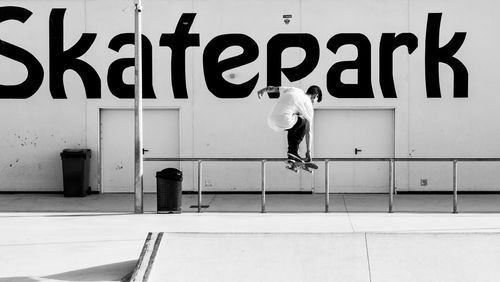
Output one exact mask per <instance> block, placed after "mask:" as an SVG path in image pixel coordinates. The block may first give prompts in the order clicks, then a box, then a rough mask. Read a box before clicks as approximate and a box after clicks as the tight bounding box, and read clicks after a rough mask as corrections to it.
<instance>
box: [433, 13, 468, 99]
mask: <svg viewBox="0 0 500 282" xmlns="http://www.w3.org/2000/svg"><path fill="white" fill-rule="evenodd" d="M441 15H442V14H441V13H430V14H429V15H428V17H427V33H426V37H425V85H426V88H427V97H428V98H441V88H440V85H439V63H445V64H447V65H449V66H450V67H451V68H452V69H453V74H454V77H453V97H455V98H467V97H468V87H469V73H468V72H467V68H466V67H465V66H464V64H462V62H460V61H459V60H458V59H457V58H455V57H453V55H455V54H456V53H457V51H458V49H460V47H461V46H462V44H463V43H464V41H465V35H466V33H465V32H456V33H455V34H454V35H453V37H452V38H451V40H450V42H448V43H447V44H446V45H445V46H443V47H439V28H440V25H441Z"/></svg>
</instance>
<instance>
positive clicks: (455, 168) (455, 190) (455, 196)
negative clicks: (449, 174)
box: [453, 160, 458, 213]
mask: <svg viewBox="0 0 500 282" xmlns="http://www.w3.org/2000/svg"><path fill="white" fill-rule="evenodd" d="M457 163H458V161H457V160H453V213H458V165H457Z"/></svg>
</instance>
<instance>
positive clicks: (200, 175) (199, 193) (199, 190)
mask: <svg viewBox="0 0 500 282" xmlns="http://www.w3.org/2000/svg"><path fill="white" fill-rule="evenodd" d="M202 168H203V166H202V163H201V160H198V212H201V200H202V199H201V183H202Z"/></svg>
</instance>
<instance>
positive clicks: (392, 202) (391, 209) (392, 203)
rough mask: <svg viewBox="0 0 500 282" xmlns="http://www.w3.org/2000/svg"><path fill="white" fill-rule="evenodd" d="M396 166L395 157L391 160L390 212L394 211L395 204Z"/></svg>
mask: <svg viewBox="0 0 500 282" xmlns="http://www.w3.org/2000/svg"><path fill="white" fill-rule="evenodd" d="M395 167H396V166H395V162H394V159H391V160H390V161H389V213H392V212H393V205H394V186H395V182H396V181H395V177H394V172H395Z"/></svg>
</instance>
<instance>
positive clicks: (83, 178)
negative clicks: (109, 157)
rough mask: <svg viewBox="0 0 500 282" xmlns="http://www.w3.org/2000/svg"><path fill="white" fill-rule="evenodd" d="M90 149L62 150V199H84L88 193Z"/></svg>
mask: <svg viewBox="0 0 500 282" xmlns="http://www.w3.org/2000/svg"><path fill="white" fill-rule="evenodd" d="M90 155H91V152H90V149H64V150H63V151H62V153H61V160H62V168H63V184H64V197H85V196H87V194H88V192H89V191H90V187H89V169H90Z"/></svg>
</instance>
